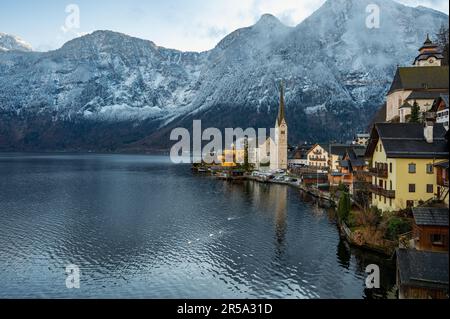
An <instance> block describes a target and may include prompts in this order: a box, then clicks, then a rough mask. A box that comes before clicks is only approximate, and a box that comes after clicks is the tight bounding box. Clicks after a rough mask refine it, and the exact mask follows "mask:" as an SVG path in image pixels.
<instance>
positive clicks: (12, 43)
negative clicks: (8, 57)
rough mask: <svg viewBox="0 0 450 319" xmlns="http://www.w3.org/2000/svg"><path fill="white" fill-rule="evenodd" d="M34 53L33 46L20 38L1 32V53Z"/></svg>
mask: <svg viewBox="0 0 450 319" xmlns="http://www.w3.org/2000/svg"><path fill="white" fill-rule="evenodd" d="M6 51H25V52H29V51H32V48H31V45H29V44H28V43H26V42H25V41H24V40H22V39H21V38H19V37H16V36H13V35H9V34H6V33H1V32H0V52H6Z"/></svg>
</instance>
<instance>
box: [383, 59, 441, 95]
mask: <svg viewBox="0 0 450 319" xmlns="http://www.w3.org/2000/svg"><path fill="white" fill-rule="evenodd" d="M448 77H449V73H448V66H422V67H417V66H412V67H399V68H398V69H397V72H396V73H395V76H394V80H393V82H392V85H391V88H390V89H389V93H388V95H389V94H391V93H392V92H394V91H397V90H448Z"/></svg>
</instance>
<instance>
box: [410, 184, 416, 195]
mask: <svg viewBox="0 0 450 319" xmlns="http://www.w3.org/2000/svg"><path fill="white" fill-rule="evenodd" d="M409 192H410V193H415V192H416V184H409Z"/></svg>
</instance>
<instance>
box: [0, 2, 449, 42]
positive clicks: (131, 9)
mask: <svg viewBox="0 0 450 319" xmlns="http://www.w3.org/2000/svg"><path fill="white" fill-rule="evenodd" d="M397 1H398V2H401V3H404V4H407V5H410V6H417V5H423V6H427V7H430V8H433V9H436V10H439V11H442V12H444V13H446V14H448V12H449V4H448V0H397ZM324 2H325V0H164V1H160V0H158V1H156V0H127V1H125V0H94V1H92V0H72V1H64V0H39V1H36V0H1V2H0V32H4V33H9V34H14V35H17V36H19V37H21V38H23V39H24V40H26V41H27V42H29V43H30V44H31V45H32V46H33V48H34V49H35V50H37V51H47V50H51V49H56V48H59V47H60V46H61V45H62V44H64V43H65V42H66V41H68V40H70V39H72V38H74V37H77V36H79V35H82V34H85V33H89V32H92V31H94V30H113V31H119V32H122V33H126V34H129V35H132V36H136V37H139V38H143V39H148V40H152V41H153V42H155V43H156V44H157V45H161V46H165V47H168V48H174V49H180V50H185V51H203V50H209V49H211V48H213V47H214V46H215V45H216V44H217V42H218V41H219V40H220V39H222V38H223V37H224V36H225V35H227V34H228V33H230V32H232V31H234V30H235V29H237V28H240V27H245V26H249V25H252V24H253V23H255V22H256V21H257V20H258V19H259V17H260V16H261V15H262V14H264V13H272V14H274V15H275V16H277V17H278V18H279V19H280V20H281V21H283V22H284V23H285V24H287V25H291V26H294V25H297V24H298V23H300V22H301V21H302V20H303V19H305V18H306V17H308V16H309V15H310V14H311V13H313V12H314V11H315V10H316V9H318V8H319V7H320V6H321V5H322V4H323V3H324ZM69 4H76V5H77V6H78V8H79V10H80V25H79V28H67V27H66V28H65V29H63V28H62V27H64V26H65V25H66V22H65V21H66V19H67V17H68V16H69V13H66V7H67V5H69ZM72 12H73V11H72ZM72 17H73V15H72ZM73 21H74V20H70V21H69V26H70V25H72V24H71V22H73Z"/></svg>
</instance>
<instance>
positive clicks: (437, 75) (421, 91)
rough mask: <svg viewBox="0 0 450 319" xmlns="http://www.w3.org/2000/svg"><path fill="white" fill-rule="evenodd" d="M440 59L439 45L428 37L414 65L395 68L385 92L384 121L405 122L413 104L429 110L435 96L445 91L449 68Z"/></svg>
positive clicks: (422, 111) (425, 110)
mask: <svg viewBox="0 0 450 319" xmlns="http://www.w3.org/2000/svg"><path fill="white" fill-rule="evenodd" d="M443 58H444V56H443V54H442V52H441V51H440V49H439V47H438V45H436V44H435V43H433V42H432V41H431V40H430V38H429V37H428V36H427V39H426V41H425V43H424V44H423V46H422V47H421V48H420V49H419V55H418V56H417V57H416V58H415V60H414V62H413V65H412V66H408V67H398V68H397V71H396V73H395V76H394V80H393V82H392V85H391V87H390V89H389V92H388V94H387V101H386V122H399V121H400V122H403V123H405V122H407V121H408V118H409V116H410V115H411V108H412V105H413V104H414V103H417V105H418V106H419V108H420V112H421V113H424V112H428V111H430V109H431V107H432V104H433V102H434V101H435V99H436V98H437V97H439V96H440V95H441V94H448V88H449V70H448V66H443V65H442V60H443ZM405 102H406V103H405Z"/></svg>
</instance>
